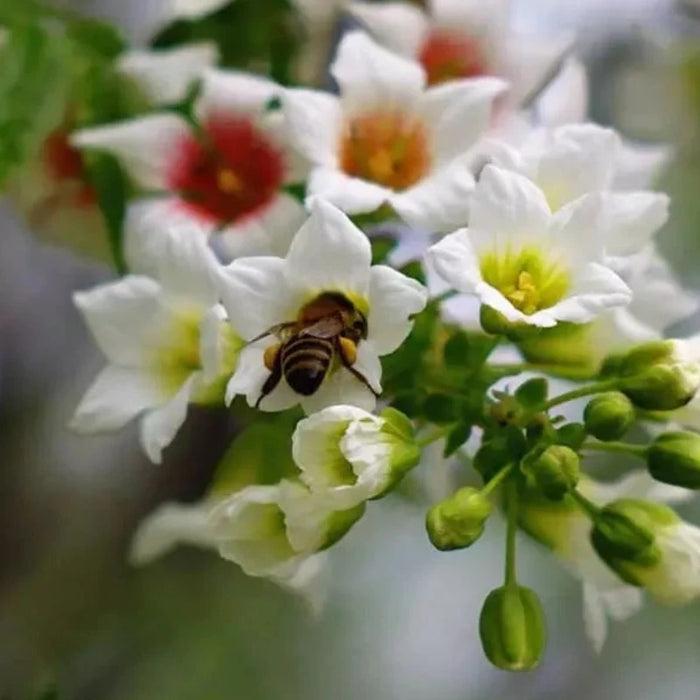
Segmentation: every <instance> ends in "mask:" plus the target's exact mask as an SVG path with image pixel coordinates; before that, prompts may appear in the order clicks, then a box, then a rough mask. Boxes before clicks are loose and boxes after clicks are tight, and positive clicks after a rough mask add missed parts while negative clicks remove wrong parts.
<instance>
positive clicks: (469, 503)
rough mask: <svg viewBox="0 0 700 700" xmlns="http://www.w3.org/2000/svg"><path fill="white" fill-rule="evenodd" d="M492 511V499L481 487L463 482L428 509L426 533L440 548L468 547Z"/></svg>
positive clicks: (474, 540) (477, 535)
mask: <svg viewBox="0 0 700 700" xmlns="http://www.w3.org/2000/svg"><path fill="white" fill-rule="evenodd" d="M492 511H493V506H492V505H491V501H489V499H488V498H487V497H486V496H484V495H483V494H482V493H481V491H479V490H478V489H475V488H472V487H471V486H465V487H464V488H461V489H459V491H457V492H455V493H454V494H452V496H450V497H449V498H447V499H445V500H444V501H442V502H440V503H438V504H437V505H434V506H433V507H432V508H431V509H430V510H429V511H428V515H427V516H426V519H425V527H426V529H427V530H428V537H429V538H430V541H431V542H432V543H433V545H435V547H436V548H437V549H440V550H442V551H448V550H451V549H463V548H464V547H469V545H471V544H473V543H474V542H476V540H478V539H479V537H481V533H482V532H483V531H484V523H485V522H486V520H487V519H488V517H489V516H490V515H491V512H492Z"/></svg>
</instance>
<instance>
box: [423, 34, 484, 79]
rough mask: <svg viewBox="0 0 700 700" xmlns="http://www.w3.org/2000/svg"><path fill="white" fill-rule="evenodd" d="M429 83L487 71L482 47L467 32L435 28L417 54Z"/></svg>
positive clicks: (468, 76)
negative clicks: (436, 29)
mask: <svg viewBox="0 0 700 700" xmlns="http://www.w3.org/2000/svg"><path fill="white" fill-rule="evenodd" d="M418 60H419V61H420V62H421V64H422V65H423V68H425V72H426V73H427V76H428V84H429V85H438V84H439V83H444V82H446V81H448V80H455V79H458V78H475V77H477V76H480V75H486V74H487V73H488V72H489V66H488V63H487V61H486V57H485V56H484V51H483V48H482V47H481V44H480V43H479V41H478V40H477V39H475V38H474V37H471V36H469V35H468V34H461V33H456V32H450V31H445V30H441V31H435V32H432V34H430V35H429V36H428V38H427V39H426V40H425V42H424V43H423V46H422V47H421V49H420V52H419V54H418Z"/></svg>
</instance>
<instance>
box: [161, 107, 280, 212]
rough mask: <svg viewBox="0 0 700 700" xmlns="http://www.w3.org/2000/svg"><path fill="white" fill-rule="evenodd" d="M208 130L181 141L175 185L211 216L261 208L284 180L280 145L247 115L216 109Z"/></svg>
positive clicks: (188, 201) (171, 179)
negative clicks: (199, 135)
mask: <svg viewBox="0 0 700 700" xmlns="http://www.w3.org/2000/svg"><path fill="white" fill-rule="evenodd" d="M203 131H204V133H203V134H202V136H201V138H199V139H198V138H195V137H194V136H191V137H188V138H187V139H186V140H185V141H183V142H182V143H181V144H180V152H179V153H178V154H177V156H176V158H175V161H174V163H173V165H172V168H171V170H170V175H169V184H170V187H171V188H172V189H173V190H176V191H177V192H179V193H180V196H181V197H182V200H183V202H184V203H185V206H187V208H188V209H189V210H190V211H191V212H192V213H194V214H196V215H197V216H200V217H202V218H203V219H206V220H208V221H217V222H221V223H228V222H234V221H239V220H241V219H243V218H245V217H248V216H251V215H254V214H255V213H257V212H259V211H260V210H261V209H263V208H264V207H265V206H266V205H267V204H269V203H270V202H271V201H272V199H273V198H274V196H275V194H276V193H277V191H278V190H279V188H280V186H281V185H282V183H283V181H284V170H285V163H284V157H283V155H282V153H281V152H280V150H279V148H278V147H277V146H276V145H275V144H274V143H272V142H271V141H270V139H269V137H267V136H266V135H265V134H264V133H262V132H261V131H260V130H259V129H258V128H257V127H256V126H255V125H254V124H253V122H252V121H251V120H250V119H248V118H243V117H238V116H233V115H230V114H217V115H214V116H212V117H211V118H209V119H208V120H207V121H206V123H205V124H204V125H203Z"/></svg>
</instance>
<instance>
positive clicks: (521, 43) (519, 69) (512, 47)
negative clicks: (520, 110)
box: [502, 36, 572, 106]
mask: <svg viewBox="0 0 700 700" xmlns="http://www.w3.org/2000/svg"><path fill="white" fill-rule="evenodd" d="M571 44H572V40H571V39H570V38H569V37H563V38H559V39H555V40H543V39H542V37H539V38H538V39H537V41H535V40H534V39H519V38H516V37H513V36H510V37H508V39H507V45H506V48H505V60H504V62H503V66H502V71H503V75H505V76H506V77H507V78H508V80H510V81H512V85H513V93H512V95H511V98H512V99H513V101H514V103H515V104H517V105H523V104H524V103H525V106H526V105H527V102H528V101H529V100H531V99H532V97H533V96H535V95H536V94H537V93H538V92H539V91H540V90H542V88H543V87H545V85H546V83H547V82H548V79H549V78H550V76H551V75H552V74H554V75H556V72H557V66H558V65H559V64H560V63H561V62H562V61H563V59H564V55H565V53H566V52H567V51H568V50H569V48H570V47H571Z"/></svg>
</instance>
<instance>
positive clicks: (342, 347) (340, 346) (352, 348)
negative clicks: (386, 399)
mask: <svg viewBox="0 0 700 700" xmlns="http://www.w3.org/2000/svg"><path fill="white" fill-rule="evenodd" d="M336 350H337V352H338V357H339V358H340V362H341V363H342V365H343V367H345V369H347V370H348V371H350V372H351V373H352V374H353V375H355V377H357V379H359V380H360V381H361V382H362V383H363V384H364V385H365V386H366V387H367V388H368V389H369V390H370V391H371V392H372V393H373V394H374V395H375V396H376V397H377V398H379V397H380V395H381V394H378V393H377V392H376V391H375V390H374V389H373V388H372V387H371V385H370V383H369V382H368V381H367V377H365V375H364V374H362V372H359V371H358V370H356V369H355V368H354V367H353V365H354V364H355V361H356V360H357V345H355V343H353V342H352V340H350V339H349V338H343V337H340V338H338V339H337V340H336Z"/></svg>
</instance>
